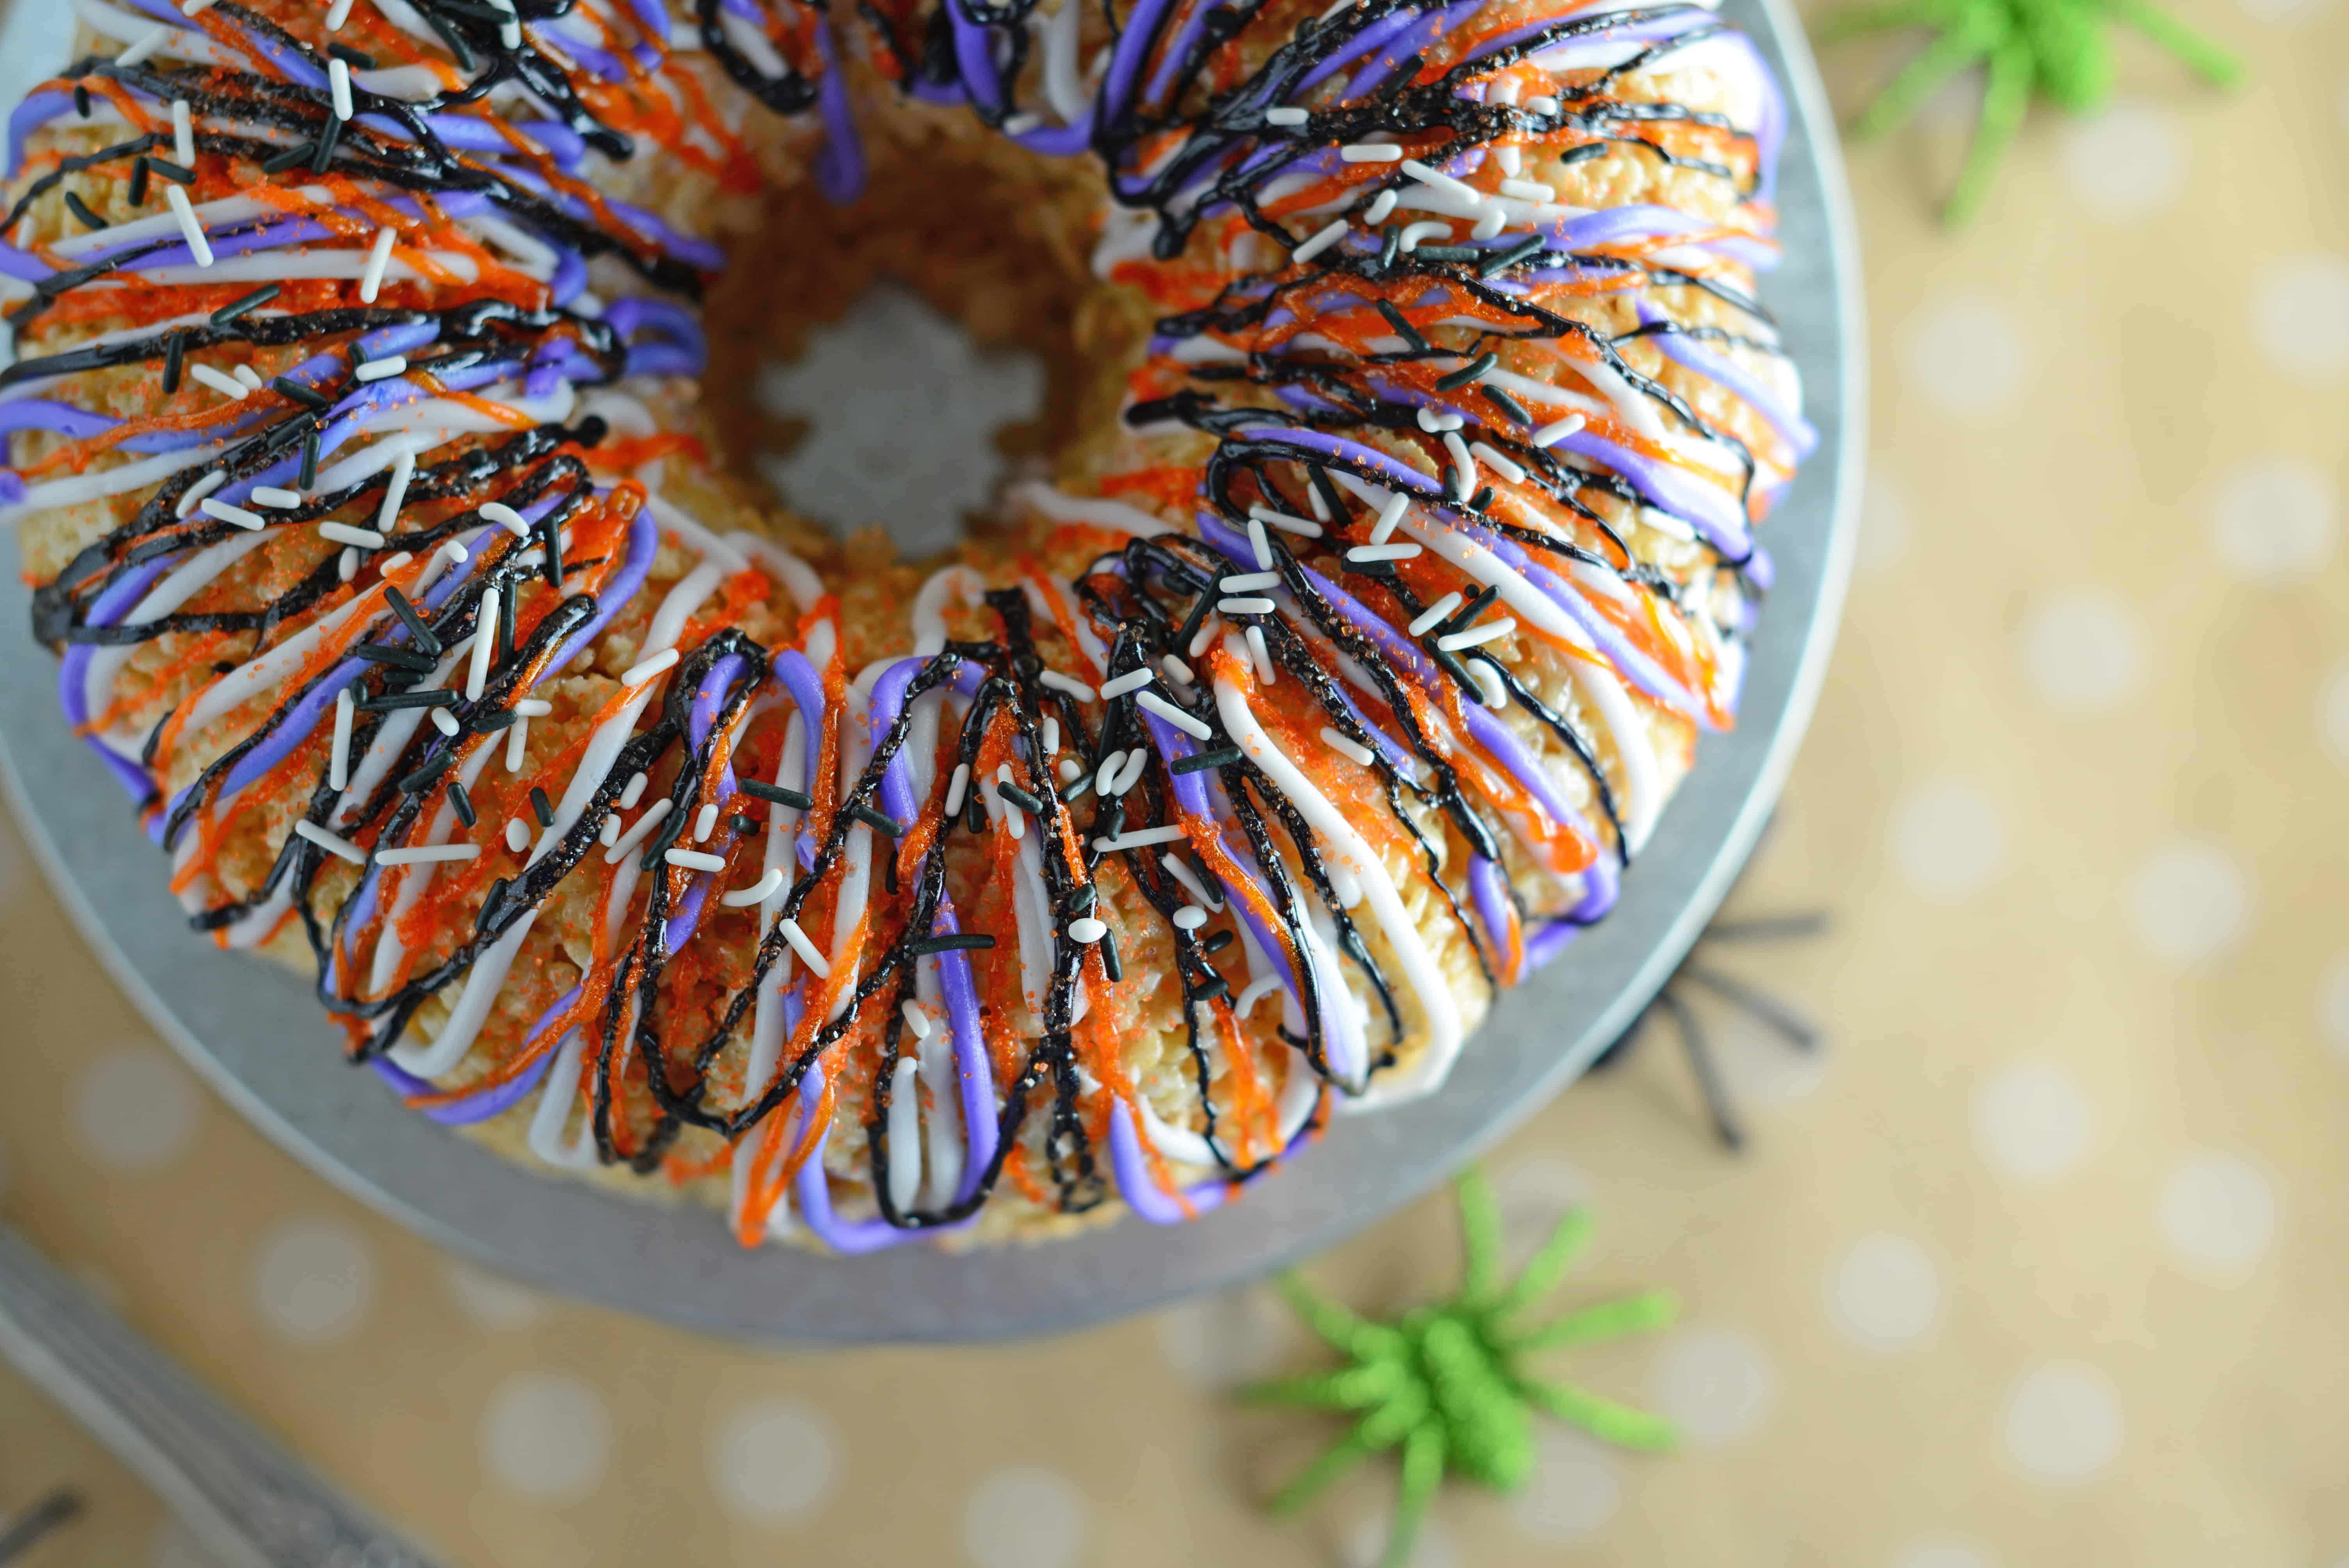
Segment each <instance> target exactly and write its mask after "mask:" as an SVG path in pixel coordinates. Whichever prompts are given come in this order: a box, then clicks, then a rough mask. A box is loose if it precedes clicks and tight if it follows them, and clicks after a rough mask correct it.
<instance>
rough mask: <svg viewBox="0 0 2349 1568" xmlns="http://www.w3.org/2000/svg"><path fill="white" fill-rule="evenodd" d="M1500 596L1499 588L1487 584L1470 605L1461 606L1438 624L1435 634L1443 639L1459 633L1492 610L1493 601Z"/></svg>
mask: <svg viewBox="0 0 2349 1568" xmlns="http://www.w3.org/2000/svg"><path fill="white" fill-rule="evenodd" d="M1500 596H1501V591H1500V590H1499V589H1498V588H1495V587H1494V586H1493V585H1492V584H1491V583H1486V584H1485V586H1484V587H1483V588H1482V589H1481V590H1479V591H1478V593H1477V594H1476V596H1475V598H1474V599H1471V600H1469V601H1468V603H1465V604H1463V605H1461V606H1460V608H1458V609H1457V610H1454V611H1453V612H1452V614H1449V615H1446V616H1444V619H1443V621H1442V622H1441V623H1439V624H1437V626H1436V628H1435V634H1436V635H1437V636H1439V637H1443V636H1448V635H1450V634H1452V633H1454V632H1456V631H1458V630H1459V629H1460V628H1461V627H1463V626H1464V625H1466V624H1468V623H1469V622H1471V621H1473V620H1475V618H1476V617H1477V616H1479V615H1481V614H1484V613H1485V611H1486V610H1488V609H1490V608H1492V605H1493V601H1494V600H1495V599H1497V598H1499V597H1500Z"/></svg>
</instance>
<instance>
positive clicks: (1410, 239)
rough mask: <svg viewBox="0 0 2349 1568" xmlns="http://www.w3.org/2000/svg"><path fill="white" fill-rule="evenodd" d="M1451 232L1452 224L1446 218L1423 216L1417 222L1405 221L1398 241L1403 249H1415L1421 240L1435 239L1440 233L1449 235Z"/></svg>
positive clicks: (1397, 238) (1397, 237)
mask: <svg viewBox="0 0 2349 1568" xmlns="http://www.w3.org/2000/svg"><path fill="white" fill-rule="evenodd" d="M1451 232H1452V225H1451V224H1450V223H1449V222H1446V221H1445V220H1444V219H1441V218H1423V219H1422V220H1420V221H1419V222H1416V223H1405V224H1404V225H1403V226H1402V233H1401V234H1399V235H1397V236H1396V243H1397V244H1398V245H1399V247H1400V248H1402V250H1405V251H1415V250H1417V249H1419V242H1421V241H1422V240H1433V239H1435V238H1436V237H1438V236H1439V235H1448V234H1450V233H1451Z"/></svg>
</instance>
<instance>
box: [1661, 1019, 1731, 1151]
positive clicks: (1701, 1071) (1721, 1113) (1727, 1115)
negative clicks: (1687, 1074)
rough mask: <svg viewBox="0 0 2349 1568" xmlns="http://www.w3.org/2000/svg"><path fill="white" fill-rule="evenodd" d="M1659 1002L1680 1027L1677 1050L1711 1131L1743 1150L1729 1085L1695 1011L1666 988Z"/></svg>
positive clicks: (1729, 1144)
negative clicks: (1685, 1061) (1682, 1055)
mask: <svg viewBox="0 0 2349 1568" xmlns="http://www.w3.org/2000/svg"><path fill="white" fill-rule="evenodd" d="M1663 1003H1664V1006H1666V1007H1667V1008H1668V1009H1669V1010H1670V1011H1671V1015H1672V1022H1673V1023H1675V1024H1678V1025H1679V1026H1680V1030H1681V1049H1682V1051H1683V1052H1685V1053H1686V1055H1687V1057H1688V1060H1689V1070H1690V1071H1691V1072H1692V1073H1694V1074H1695V1075H1696V1087H1697V1092H1698V1093H1699V1094H1702V1096H1703V1097H1704V1109H1705V1112H1706V1114H1708V1115H1709V1116H1711V1117H1712V1118H1713V1131H1714V1132H1715V1133H1717V1134H1719V1135H1720V1138H1721V1140H1722V1142H1723V1143H1725V1144H1727V1145H1728V1146H1729V1147H1730V1148H1731V1149H1732V1150H1743V1149H1744V1147H1745V1127H1744V1123H1742V1122H1740V1121H1739V1120H1738V1119H1737V1107H1736V1106H1735V1105H1734V1104H1733V1102H1732V1101H1731V1100H1730V1098H1729V1085H1728V1084H1727V1083H1725V1082H1724V1081H1723V1079H1722V1076H1721V1066H1720V1064H1719V1063H1717V1062H1715V1061H1714V1060H1713V1046H1712V1044H1711V1043H1710V1042H1709V1041H1707V1040H1706V1038H1705V1034H1704V1030H1703V1029H1702V1027H1701V1026H1699V1025H1698V1023H1697V1021H1696V1013H1695V1011H1694V1010H1693V1009H1692V1008H1691V1007H1690V1006H1689V1005H1688V1004H1687V1003H1686V1002H1683V1001H1682V1000H1681V999H1680V998H1679V997H1678V996H1676V995H1673V994H1672V993H1671V992H1670V991H1667V992H1665V993H1664V994H1663Z"/></svg>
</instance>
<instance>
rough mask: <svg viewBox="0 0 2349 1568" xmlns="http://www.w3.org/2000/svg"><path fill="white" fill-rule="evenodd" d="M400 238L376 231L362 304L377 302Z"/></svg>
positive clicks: (365, 272)
mask: <svg viewBox="0 0 2349 1568" xmlns="http://www.w3.org/2000/svg"><path fill="white" fill-rule="evenodd" d="M336 63H337V64H339V63H340V62H339V61H338V62H336ZM398 238H399V232H398V230H396V229H378V230H377V231H376V232H375V243H374V244H373V245H371V246H369V247H368V249H367V266H366V267H365V268H363V269H362V270H361V271H360V273H359V300H360V303H361V304H374V303H375V296H376V294H378V292H379V291H380V290H381V289H382V288H383V274H384V269H385V268H387V267H388V266H390V265H391V247H392V244H393V242H395V241H397V240H398Z"/></svg>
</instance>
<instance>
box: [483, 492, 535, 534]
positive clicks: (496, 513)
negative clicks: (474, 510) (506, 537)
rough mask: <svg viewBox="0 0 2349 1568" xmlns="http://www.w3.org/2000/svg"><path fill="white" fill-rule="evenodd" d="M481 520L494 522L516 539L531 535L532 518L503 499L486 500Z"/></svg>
mask: <svg viewBox="0 0 2349 1568" xmlns="http://www.w3.org/2000/svg"><path fill="white" fill-rule="evenodd" d="M480 511H481V521H483V522H494V523H496V524H497V525H498V526H499V527H500V528H502V529H504V530H505V531H507V532H508V533H511V534H512V535H513V536H514V537H515V538H516V539H528V538H529V537H530V520H529V519H528V518H526V517H524V516H523V514H522V513H520V512H518V511H515V510H514V509H513V508H512V507H510V506H508V505H507V504H506V503H505V502H503V501H502V500H485V501H483V502H482V503H481V508H480Z"/></svg>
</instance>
